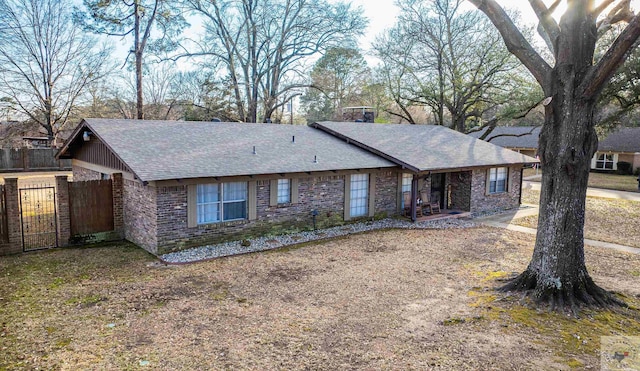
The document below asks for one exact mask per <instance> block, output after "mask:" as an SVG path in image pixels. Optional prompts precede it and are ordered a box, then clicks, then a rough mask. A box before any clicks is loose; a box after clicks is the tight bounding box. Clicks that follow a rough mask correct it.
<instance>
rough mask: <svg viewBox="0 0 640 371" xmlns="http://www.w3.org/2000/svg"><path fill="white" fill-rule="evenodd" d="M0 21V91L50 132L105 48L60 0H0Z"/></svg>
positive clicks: (101, 65) (100, 62)
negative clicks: (81, 28) (75, 21)
mask: <svg viewBox="0 0 640 371" xmlns="http://www.w3.org/2000/svg"><path fill="white" fill-rule="evenodd" d="M0 24H2V27H3V30H2V32H0V82H1V83H0V94H3V95H6V96H8V97H10V98H11V100H12V101H13V102H15V104H16V107H17V108H18V109H19V110H20V111H21V112H23V113H24V114H25V115H27V116H28V117H29V118H30V119H31V120H33V121H34V122H36V123H38V124H39V125H40V126H42V127H43V128H44V129H45V130H46V133H47V135H48V136H49V137H50V138H54V137H55V135H56V134H57V133H58V131H59V130H60V129H61V128H62V127H63V126H64V125H65V124H66V123H67V121H68V119H69V117H70V115H71V113H72V111H73V109H74V108H75V105H76V101H77V100H78V99H79V97H81V96H82V94H83V92H84V89H85V87H86V86H87V85H88V84H90V83H91V82H93V81H96V80H99V79H100V78H102V77H103V76H104V74H105V72H104V71H105V66H106V63H107V62H106V61H107V60H108V55H109V54H108V52H107V50H106V48H104V47H100V46H97V45H96V40H95V38H93V37H90V36H88V35H86V34H84V33H83V32H82V30H80V29H78V28H76V27H74V25H73V20H72V16H71V13H70V12H69V9H68V4H67V3H66V2H65V1H62V0H0Z"/></svg>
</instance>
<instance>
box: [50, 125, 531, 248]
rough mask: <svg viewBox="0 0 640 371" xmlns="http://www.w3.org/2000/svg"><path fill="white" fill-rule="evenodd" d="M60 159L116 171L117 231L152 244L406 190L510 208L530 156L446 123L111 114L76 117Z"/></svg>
mask: <svg viewBox="0 0 640 371" xmlns="http://www.w3.org/2000/svg"><path fill="white" fill-rule="evenodd" d="M58 157H59V158H70V159H72V167H73V179H74V181H84V180H95V179H103V178H108V177H109V176H111V175H113V174H117V173H120V174H122V179H123V191H122V193H123V196H122V209H123V210H122V218H123V226H124V237H125V238H126V239H127V240H129V241H131V242H133V243H135V244H137V245H139V246H141V247H143V248H144V249H146V250H147V251H149V252H151V253H153V254H163V253H167V252H170V251H175V250H180V249H184V248H188V247H193V246H202V245H207V244H214V243H219V242H223V241H227V240H238V239H242V238H248V237H254V236H259V235H265V234H270V233H273V234H276V233H282V232H286V231H288V230H294V229H297V228H310V227H311V226H312V225H313V224H312V223H313V220H314V219H315V220H316V224H317V226H318V227H328V226H334V225H340V224H343V223H347V222H350V221H355V220H361V219H371V218H382V217H388V216H393V215H400V214H402V213H403V210H404V207H403V192H411V196H412V198H413V199H416V198H417V197H419V195H420V191H421V190H422V191H426V192H428V194H429V195H430V198H431V201H432V202H439V203H440V206H441V208H442V209H444V212H446V211H447V210H449V211H451V210H453V211H455V212H468V213H472V214H477V213H483V212H487V211H493V210H502V209H511V208H515V207H517V206H518V205H519V204H520V192H521V181H522V167H523V165H524V164H528V163H534V162H536V160H535V159H533V158H531V157H528V156H525V155H522V154H519V153H516V152H513V151H510V150H507V149H504V148H502V147H499V146H496V145H493V144H490V143H487V142H484V141H481V140H477V139H474V138H471V137H469V136H467V135H464V134H460V133H457V132H455V131H452V130H450V129H447V128H444V127H441V126H430V125H382V124H369V123H346V122H319V123H315V124H313V125H311V126H292V125H275V124H248V123H219V122H179V121H138V120H112V119H85V120H83V121H82V122H81V123H80V125H78V127H77V128H76V130H75V131H74V133H73V134H72V135H71V137H70V138H69V139H68V140H67V142H66V143H65V145H64V146H63V147H62V148H61V150H60V152H59V153H58ZM411 211H412V212H411V214H410V215H409V216H410V217H412V219H414V220H415V219H416V216H415V215H416V206H415V205H411Z"/></svg>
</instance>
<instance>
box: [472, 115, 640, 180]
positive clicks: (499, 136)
mask: <svg viewBox="0 0 640 371" xmlns="http://www.w3.org/2000/svg"><path fill="white" fill-rule="evenodd" d="M482 133H483V132H482V131H479V132H475V133H470V134H469V135H471V136H472V137H474V138H479V137H480V136H481V135H482ZM527 133H531V134H530V135H526V134H527ZM522 134H525V135H522ZM518 135H522V136H518ZM539 135H540V127H533V126H508V127H504V126H502V127H501V126H499V127H496V128H495V129H494V130H493V131H492V132H491V133H490V134H489V135H488V136H487V139H490V143H493V144H495V145H499V146H501V147H504V148H508V149H511V150H513V151H516V152H519V153H523V154H526V155H528V156H535V154H536V153H537V151H538V137H539ZM487 139H485V140H487ZM620 161H625V162H628V163H630V164H631V168H632V169H637V168H640V128H620V129H618V130H616V131H614V132H611V133H610V134H608V135H607V136H606V137H605V138H604V139H602V138H600V141H599V143H598V151H597V152H596V154H595V155H594V156H593V158H592V159H591V169H593V170H611V171H614V170H617V169H618V162H620Z"/></svg>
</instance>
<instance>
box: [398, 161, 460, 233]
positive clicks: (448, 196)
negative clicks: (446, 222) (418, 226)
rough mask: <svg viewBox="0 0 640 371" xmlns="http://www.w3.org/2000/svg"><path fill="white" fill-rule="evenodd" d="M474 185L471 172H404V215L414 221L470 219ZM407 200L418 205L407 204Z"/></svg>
mask: <svg viewBox="0 0 640 371" xmlns="http://www.w3.org/2000/svg"><path fill="white" fill-rule="evenodd" d="M471 183H472V172H471V171H470V170H468V171H454V172H440V173H436V172H433V173H432V172H422V173H404V174H402V187H401V188H402V192H401V194H400V197H401V215H403V216H406V217H408V218H410V219H411V220H412V221H425V220H437V219H449V218H460V217H465V216H469V215H470V214H471V212H470V211H471ZM407 200H415V202H412V203H411V205H406V204H405V203H406V202H407ZM427 205H433V206H431V207H429V206H427ZM425 206H426V207H425ZM434 206H435V207H434ZM438 208H439V210H438ZM434 209H435V210H434ZM433 211H435V212H433Z"/></svg>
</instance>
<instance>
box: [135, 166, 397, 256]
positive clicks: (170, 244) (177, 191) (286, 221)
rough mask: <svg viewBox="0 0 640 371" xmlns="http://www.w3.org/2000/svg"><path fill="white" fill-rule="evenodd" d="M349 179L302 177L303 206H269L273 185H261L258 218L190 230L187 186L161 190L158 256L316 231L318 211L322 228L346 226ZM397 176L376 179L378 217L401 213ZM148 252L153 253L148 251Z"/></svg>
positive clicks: (381, 175)
mask: <svg viewBox="0 0 640 371" xmlns="http://www.w3.org/2000/svg"><path fill="white" fill-rule="evenodd" d="M344 179H345V175H329V176H320V177H312V176H309V177H301V178H299V179H298V202H297V203H294V204H281V205H277V206H270V205H269V199H270V182H269V180H260V181H258V182H257V188H256V196H257V199H256V201H257V202H256V211H257V212H256V219H255V220H251V221H248V220H242V221H231V222H222V223H214V224H207V225H200V226H198V227H195V228H188V227H187V187H186V186H177V187H173V186H172V187H158V189H157V191H156V192H157V193H156V195H157V228H158V230H157V245H158V249H157V251H152V252H153V253H157V254H162V253H166V252H168V251H174V250H180V249H184V248H188V247H192V246H201V245H206V244H215V243H219V242H223V241H228V240H237V239H242V238H250V237H256V236H264V235H269V234H281V233H285V232H287V231H295V230H301V229H302V230H304V229H312V228H313V215H312V212H313V210H316V211H317V212H318V215H317V217H316V226H317V228H325V227H330V226H335V225H341V224H343V223H344V218H343V216H344ZM396 192H397V175H396V173H395V172H381V173H378V174H377V175H376V202H375V203H376V214H379V215H382V214H383V215H384V216H388V215H392V214H394V213H395V210H396V202H397V201H396ZM147 250H149V249H147Z"/></svg>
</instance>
